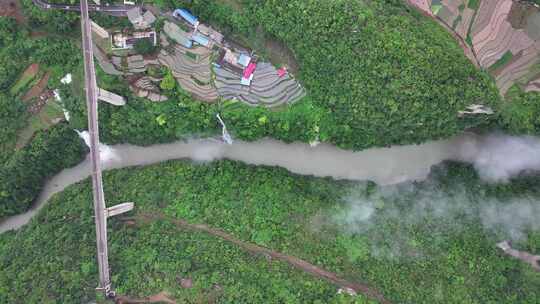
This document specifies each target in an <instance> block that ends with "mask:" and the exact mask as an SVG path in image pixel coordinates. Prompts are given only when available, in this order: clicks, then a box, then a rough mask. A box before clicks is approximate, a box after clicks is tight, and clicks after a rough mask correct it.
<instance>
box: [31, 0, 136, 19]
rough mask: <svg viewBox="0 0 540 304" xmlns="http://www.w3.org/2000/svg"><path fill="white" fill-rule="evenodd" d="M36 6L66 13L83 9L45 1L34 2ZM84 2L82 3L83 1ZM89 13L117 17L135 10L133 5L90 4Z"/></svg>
mask: <svg viewBox="0 0 540 304" xmlns="http://www.w3.org/2000/svg"><path fill="white" fill-rule="evenodd" d="M32 2H33V3H34V5H36V6H38V7H40V8H42V9H46V10H48V9H58V10H64V11H74V12H77V11H80V10H81V7H82V3H81V6H78V5H71V4H55V3H49V2H46V1H43V0H32ZM81 2H82V1H81ZM86 7H87V9H88V11H96V12H103V13H108V14H111V15H115V16H125V15H127V11H128V10H129V9H130V8H133V7H134V6H133V5H109V6H107V5H97V4H90V5H88V4H87V5H86Z"/></svg>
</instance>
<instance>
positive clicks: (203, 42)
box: [191, 33, 210, 47]
mask: <svg viewBox="0 0 540 304" xmlns="http://www.w3.org/2000/svg"><path fill="white" fill-rule="evenodd" d="M191 39H192V40H193V41H194V42H197V43H198V44H200V45H202V46H205V47H209V46H210V39H208V38H207V37H205V36H203V35H201V34H199V33H195V34H193V35H192V36H191Z"/></svg>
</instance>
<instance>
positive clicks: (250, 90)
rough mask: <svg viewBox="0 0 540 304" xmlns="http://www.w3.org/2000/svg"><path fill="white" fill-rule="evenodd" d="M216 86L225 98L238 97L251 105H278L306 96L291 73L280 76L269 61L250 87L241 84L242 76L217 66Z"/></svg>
mask: <svg viewBox="0 0 540 304" xmlns="http://www.w3.org/2000/svg"><path fill="white" fill-rule="evenodd" d="M214 71H215V73H216V80H215V82H216V87H217V88H218V92H219V94H220V95H221V96H222V97H223V98H225V99H238V100H240V101H243V102H244V103H247V104H249V105H254V106H255V105H264V106H268V107H276V106H280V105H283V104H290V103H294V102H295V101H297V100H299V99H300V98H302V97H304V96H305V92H304V89H303V88H302V87H301V86H300V85H299V84H298V83H297V82H296V81H295V80H294V79H293V78H291V77H290V76H289V75H285V76H284V77H279V76H278V73H277V70H276V69H275V68H274V67H273V66H272V65H271V64H269V63H261V64H259V65H258V66H257V69H256V70H255V73H254V74H253V81H252V83H251V86H250V87H247V86H243V85H241V84H240V78H241V76H240V75H238V74H236V73H234V72H232V71H230V70H227V69H224V68H215V69H214Z"/></svg>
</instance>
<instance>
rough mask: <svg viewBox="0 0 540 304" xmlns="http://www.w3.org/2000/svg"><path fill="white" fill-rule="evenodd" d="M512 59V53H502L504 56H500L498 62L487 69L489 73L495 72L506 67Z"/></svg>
mask: <svg viewBox="0 0 540 304" xmlns="http://www.w3.org/2000/svg"><path fill="white" fill-rule="evenodd" d="M512 58H514V55H513V54H512V52H510V51H506V53H504V55H502V57H501V58H499V60H497V61H496V62H495V63H494V64H492V65H491V66H490V67H489V68H488V71H489V72H490V73H493V72H495V71H496V70H497V69H499V68H502V67H504V66H505V65H507V64H508V63H509V62H510V61H511V60H512Z"/></svg>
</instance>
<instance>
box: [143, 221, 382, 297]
mask: <svg viewBox="0 0 540 304" xmlns="http://www.w3.org/2000/svg"><path fill="white" fill-rule="evenodd" d="M137 219H138V220H143V221H155V220H165V221H170V222H172V223H174V224H175V225H176V226H177V227H180V228H187V229H190V230H197V231H203V232H206V233H208V234H211V235H213V236H217V237H220V238H222V239H224V240H227V241H229V242H231V243H233V244H235V245H237V246H239V247H241V248H243V249H244V250H247V251H249V252H251V253H254V254H262V255H265V256H269V257H270V258H272V259H276V260H280V261H283V262H286V263H288V264H290V265H291V266H293V267H295V268H297V269H300V270H302V271H305V272H307V273H309V274H311V275H313V276H315V277H318V278H320V279H324V280H326V281H328V282H330V283H332V284H334V285H337V286H338V287H340V288H344V289H349V290H352V291H354V292H356V293H361V294H363V295H365V296H367V297H369V298H371V299H374V300H377V301H379V303H383V304H389V303H390V302H389V301H388V300H386V299H385V298H384V296H383V295H382V294H381V293H380V292H378V291H377V290H375V289H373V288H372V287H369V286H367V285H365V284H360V283H354V282H349V281H347V280H345V279H342V278H340V277H338V276H337V275H336V274H335V273H332V272H329V271H326V270H324V269H322V268H319V267H317V266H315V265H313V264H311V263H309V262H306V261H304V260H302V259H299V258H297V257H294V256H290V255H286V254H283V253H280V252H276V251H273V250H270V249H268V248H264V247H261V246H258V245H254V244H250V243H247V242H244V241H241V240H239V239H237V238H235V237H234V236H232V235H230V234H228V233H226V232H223V231H221V230H218V229H214V228H212V227H209V226H207V225H203V224H190V223H188V222H187V221H185V220H182V219H174V218H169V217H166V216H164V215H162V214H145V215H142V216H139V218H137Z"/></svg>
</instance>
